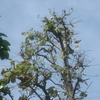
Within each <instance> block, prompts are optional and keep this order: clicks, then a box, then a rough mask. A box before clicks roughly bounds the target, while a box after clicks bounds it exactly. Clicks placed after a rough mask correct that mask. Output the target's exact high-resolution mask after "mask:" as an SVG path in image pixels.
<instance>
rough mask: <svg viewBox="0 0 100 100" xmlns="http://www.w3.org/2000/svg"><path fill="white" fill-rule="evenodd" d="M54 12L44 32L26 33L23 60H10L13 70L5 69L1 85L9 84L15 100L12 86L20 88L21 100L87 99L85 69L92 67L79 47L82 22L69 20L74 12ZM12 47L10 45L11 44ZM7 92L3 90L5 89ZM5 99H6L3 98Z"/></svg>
mask: <svg viewBox="0 0 100 100" xmlns="http://www.w3.org/2000/svg"><path fill="white" fill-rule="evenodd" d="M49 11H50V15H51V17H50V18H48V17H46V16H45V17H44V18H41V17H40V19H41V21H42V22H43V26H42V28H43V31H35V30H33V29H30V30H29V31H27V32H23V33H22V35H23V36H25V41H23V42H22V44H21V48H20V53H19V55H20V56H21V58H22V61H17V62H16V61H14V60H13V59H9V60H10V63H11V67H10V68H9V69H8V68H7V69H3V70H2V72H1V74H2V76H3V79H1V80H0V82H4V83H6V85H8V88H7V90H5V92H6V93H4V94H3V95H7V94H8V95H9V96H10V97H11V99H12V100H14V98H13V96H12V94H11V91H10V87H9V84H10V83H17V84H16V85H17V86H18V88H19V89H20V90H23V91H22V92H21V94H22V95H21V96H20V97H19V100H29V99H31V98H36V97H37V98H38V100H55V99H58V100H82V99H84V97H86V96H87V94H86V91H83V90H82V89H81V83H85V84H86V85H88V84H87V83H86V80H88V79H87V78H85V73H84V70H85V69H86V68H87V67H89V61H88V60H87V59H86V58H85V51H82V50H80V49H78V48H79V43H80V42H81V40H77V39H75V38H74V36H75V35H77V33H76V32H75V31H74V30H73V29H74V25H75V24H76V23H77V22H78V21H77V22H73V20H71V21H69V20H68V16H70V15H71V13H72V12H73V9H71V10H70V12H69V13H66V10H63V11H62V14H61V15H58V14H57V13H56V12H55V11H51V10H49ZM7 46H8V45H7ZM2 89H3V88H2ZM2 97H3V96H2Z"/></svg>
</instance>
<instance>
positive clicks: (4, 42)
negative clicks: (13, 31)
mask: <svg viewBox="0 0 100 100" xmlns="http://www.w3.org/2000/svg"><path fill="white" fill-rule="evenodd" d="M0 45H2V46H6V47H7V46H10V43H9V42H8V41H6V40H3V41H2V43H0Z"/></svg>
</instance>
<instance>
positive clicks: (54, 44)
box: [50, 40, 62, 51]
mask: <svg viewBox="0 0 100 100" xmlns="http://www.w3.org/2000/svg"><path fill="white" fill-rule="evenodd" d="M50 43H51V44H52V45H53V46H55V47H56V48H58V49H59V50H60V51H62V49H61V47H60V46H58V45H57V44H56V43H54V42H53V41H52V40H50Z"/></svg>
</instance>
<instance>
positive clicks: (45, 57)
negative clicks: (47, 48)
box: [37, 54, 55, 64]
mask: <svg viewBox="0 0 100 100" xmlns="http://www.w3.org/2000/svg"><path fill="white" fill-rule="evenodd" d="M37 55H38V56H42V57H44V58H46V59H47V60H48V61H49V62H50V63H52V64H55V62H54V61H51V60H50V59H49V58H48V57H47V56H45V55H41V54H37Z"/></svg>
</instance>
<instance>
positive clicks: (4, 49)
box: [0, 33, 10, 60]
mask: <svg viewBox="0 0 100 100" xmlns="http://www.w3.org/2000/svg"><path fill="white" fill-rule="evenodd" d="M2 36H4V37H7V36H6V35H5V34H3V33H0V59H1V60H4V59H8V58H9V53H8V51H10V48H9V46H10V43H9V42H8V41H7V40H4V39H3V38H2Z"/></svg>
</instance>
